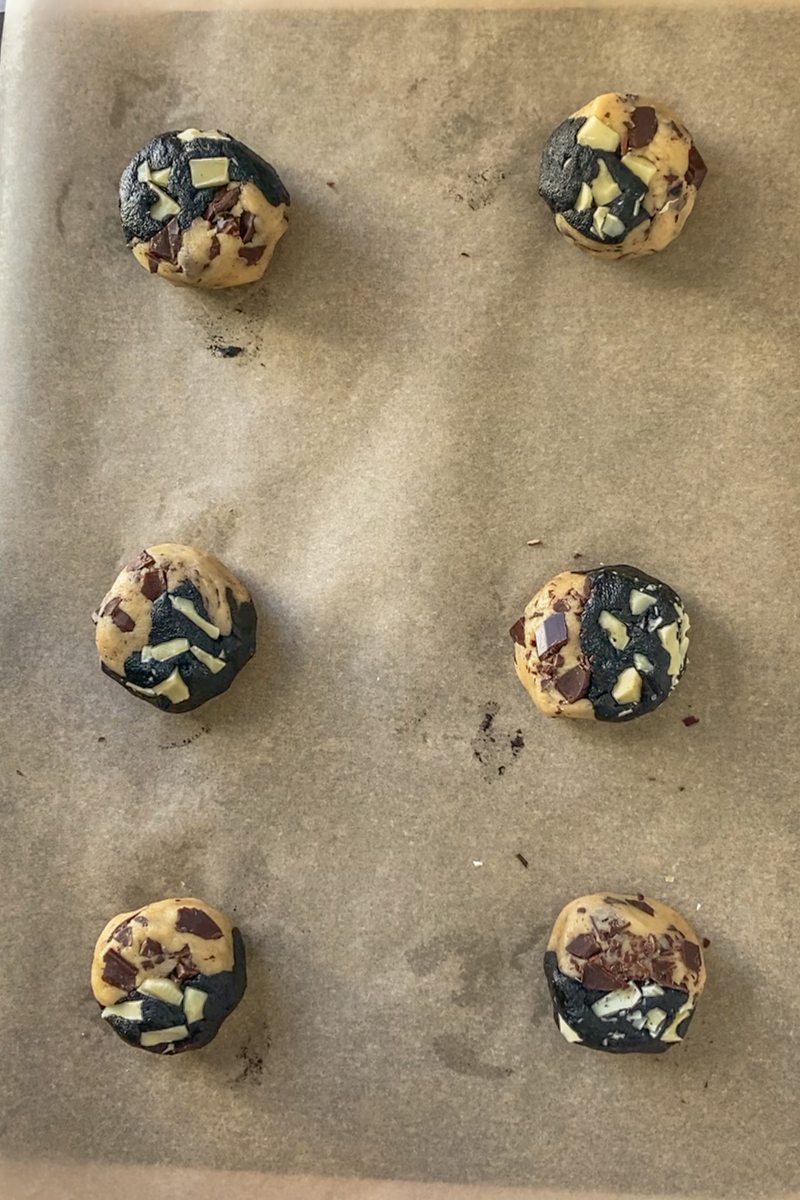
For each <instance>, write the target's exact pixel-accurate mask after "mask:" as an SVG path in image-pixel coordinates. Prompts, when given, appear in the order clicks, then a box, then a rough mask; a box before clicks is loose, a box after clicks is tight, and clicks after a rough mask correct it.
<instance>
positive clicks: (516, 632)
mask: <svg viewBox="0 0 800 1200" xmlns="http://www.w3.org/2000/svg"><path fill="white" fill-rule="evenodd" d="M508 632H509V634H510V635H511V639H512V641H514V642H516V643H517V645H518V646H524V645H525V618H524V617H520V619H519V620H518V621H515V622H514V624H513V625H512V626H511V628H510V629H509V631H508Z"/></svg>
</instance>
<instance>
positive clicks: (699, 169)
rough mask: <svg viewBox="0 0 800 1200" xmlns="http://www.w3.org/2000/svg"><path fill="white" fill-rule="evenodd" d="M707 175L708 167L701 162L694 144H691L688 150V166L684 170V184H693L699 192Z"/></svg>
mask: <svg viewBox="0 0 800 1200" xmlns="http://www.w3.org/2000/svg"><path fill="white" fill-rule="evenodd" d="M707 174H708V167H707V166H706V164H705V163H704V162H703V159H702V158H701V156H700V154H699V153H698V150H697V147H696V146H695V144H694V142H692V144H691V146H690V148H689V166H688V167H687V168H686V182H687V183H689V184H692V183H693V184H694V186H695V187H696V188H697V190H698V191H699V190H700V188H701V187H702V186H703V180H704V179H705V177H706V175H707Z"/></svg>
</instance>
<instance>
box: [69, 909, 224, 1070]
mask: <svg viewBox="0 0 800 1200" xmlns="http://www.w3.org/2000/svg"><path fill="white" fill-rule="evenodd" d="M246 986H247V974H246V969H245V952H244V942H243V941H242V935H241V934H240V933H239V930H238V929H234V928H233V926H232V925H231V922H230V921H229V920H228V918H227V917H226V916H225V914H224V913H221V912H219V911H218V910H217V909H216V908H212V907H211V905H210V904H206V903H205V902H204V901H203V900H197V899H195V898H194V897H192V896H185V897H183V898H178V899H175V900H157V901H155V903H153V904H146V905H145V906H144V907H143V908H135V909H134V910H133V912H128V913H120V914H119V916H116V917H113V918H112V919H111V920H110V921H109V922H108V924H107V925H106V927H105V929H104V930H103V932H102V933H101V934H100V937H99V938H98V940H97V945H96V946H95V948H94V958H93V959H92V992H93V993H94V998H95V1000H96V1001H97V1003H98V1004H99V1005H101V1007H102V1010H103V1011H102V1012H101V1013H100V1016H101V1017H102V1018H103V1020H104V1021H108V1023H109V1025H110V1026H111V1028H112V1029H113V1030H114V1032H115V1033H118V1034H119V1036H120V1037H121V1038H123V1039H124V1041H126V1042H129V1043H130V1045H132V1046H139V1047H140V1048H141V1049H142V1050H150V1051H151V1053H153V1054H179V1053H180V1052H181V1051H183V1050H199V1049H200V1047H201V1046H205V1045H207V1043H208V1042H210V1041H211V1040H212V1038H214V1037H216V1035H217V1033H218V1032H219V1028H220V1026H221V1025H222V1022H223V1021H224V1020H225V1018H226V1017H227V1016H229V1015H230V1013H232V1012H233V1010H234V1008H236V1005H237V1004H238V1003H239V1001H240V1000H241V998H242V996H243V995H244V990H245V987H246Z"/></svg>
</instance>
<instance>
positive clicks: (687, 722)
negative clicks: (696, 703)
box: [683, 716, 700, 729]
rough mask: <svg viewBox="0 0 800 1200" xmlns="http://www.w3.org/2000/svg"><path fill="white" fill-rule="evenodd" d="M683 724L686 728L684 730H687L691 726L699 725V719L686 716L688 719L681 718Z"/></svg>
mask: <svg viewBox="0 0 800 1200" xmlns="http://www.w3.org/2000/svg"><path fill="white" fill-rule="evenodd" d="M683 723H684V725H685V726H686V728H687V729H689V728H690V727H691V726H692V725H699V724H700V718H699V717H694V716H688V717H684V718H683Z"/></svg>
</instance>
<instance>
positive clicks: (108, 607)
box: [100, 596, 122, 617]
mask: <svg viewBox="0 0 800 1200" xmlns="http://www.w3.org/2000/svg"><path fill="white" fill-rule="evenodd" d="M121 603H122V597H121V596H112V597H111V599H110V600H109V601H107V603H105V604H104V605H103V607H102V608H101V609H100V616H101V617H110V616H111V614H112V613H114V612H116V611H117V608H118V607H119V605H120V604H121Z"/></svg>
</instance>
